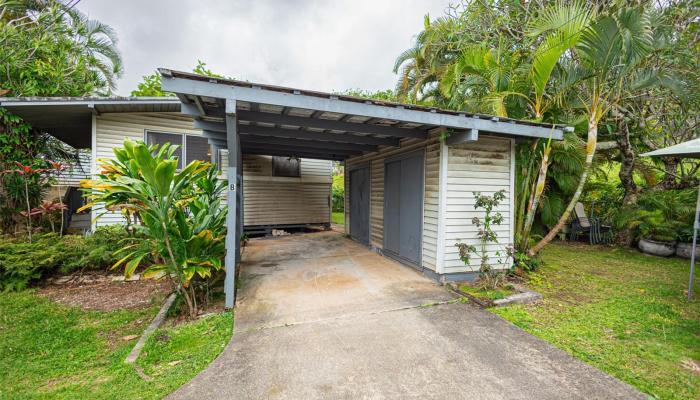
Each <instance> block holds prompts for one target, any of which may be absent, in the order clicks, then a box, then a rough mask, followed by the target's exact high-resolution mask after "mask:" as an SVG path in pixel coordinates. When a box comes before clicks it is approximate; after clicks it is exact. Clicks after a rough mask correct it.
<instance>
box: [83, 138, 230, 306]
mask: <svg viewBox="0 0 700 400" xmlns="http://www.w3.org/2000/svg"><path fill="white" fill-rule="evenodd" d="M175 149H176V146H172V145H169V144H165V145H163V146H158V145H153V146H147V145H146V144H145V143H143V142H134V141H131V140H128V139H127V140H125V141H124V147H123V148H117V149H114V154H115V159H112V160H101V162H102V163H103V164H102V167H101V171H100V172H99V173H98V177H97V179H95V180H93V181H85V182H83V187H84V188H85V190H86V192H87V193H88V194H89V197H90V202H89V204H87V205H86V206H85V207H95V206H97V205H100V204H101V205H102V206H103V207H105V208H106V209H111V210H121V211H122V213H123V214H125V215H128V216H130V220H131V221H132V222H134V223H135V224H133V225H131V226H130V227H129V229H130V230H131V231H133V233H134V235H135V237H133V238H126V239H124V240H123V241H122V243H123V245H124V246H123V248H122V249H121V250H119V251H118V254H119V256H120V259H119V260H118V261H117V262H116V263H115V264H114V265H113V267H112V268H117V267H120V266H123V267H124V274H125V275H126V276H130V275H132V274H133V273H134V271H136V269H137V268H139V266H144V267H145V270H144V271H143V273H142V276H143V277H153V276H164V277H166V278H167V279H171V280H172V281H173V283H174V285H175V287H176V288H177V291H178V293H179V294H180V295H181V296H182V298H183V299H184V300H185V303H186V305H187V309H188V313H189V316H190V317H194V316H196V314H197V301H196V292H195V289H196V288H197V287H199V286H200V285H199V284H198V281H201V282H203V284H204V286H206V281H207V279H209V278H210V277H211V276H212V274H213V273H214V272H217V271H220V270H222V267H223V264H222V259H223V257H224V252H225V244H224V238H225V236H226V230H225V221H226V213H227V208H226V207H225V206H223V204H222V200H221V195H222V193H223V191H224V188H225V187H226V182H225V181H223V180H220V179H218V178H217V169H216V168H215V167H214V166H213V165H211V164H209V163H206V162H202V161H199V160H195V161H192V162H191V163H190V164H188V165H187V166H186V167H184V168H183V169H182V170H181V171H177V165H178V158H177V157H176V156H174V155H173V154H174V151H175Z"/></svg>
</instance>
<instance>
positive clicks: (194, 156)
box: [185, 135, 211, 164]
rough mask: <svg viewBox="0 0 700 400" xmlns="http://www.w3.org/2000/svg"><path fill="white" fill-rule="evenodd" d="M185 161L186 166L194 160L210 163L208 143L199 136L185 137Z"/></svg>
mask: <svg viewBox="0 0 700 400" xmlns="http://www.w3.org/2000/svg"><path fill="white" fill-rule="evenodd" d="M185 144H186V146H185V161H186V162H187V164H189V163H190V162H192V161H194V160H201V161H206V162H209V161H211V149H210V147H209V141H208V140H207V138H205V137H201V136H192V135H187V136H185Z"/></svg>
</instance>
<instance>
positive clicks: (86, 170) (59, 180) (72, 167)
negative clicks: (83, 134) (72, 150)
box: [53, 150, 91, 186]
mask: <svg viewBox="0 0 700 400" xmlns="http://www.w3.org/2000/svg"><path fill="white" fill-rule="evenodd" d="M78 159H79V160H80V162H78V161H74V162H71V163H69V164H68V165H67V166H66V167H67V168H66V169H64V170H63V171H61V173H60V174H58V175H56V174H54V175H53V177H54V178H55V179H56V181H55V182H54V183H53V185H54V186H79V185H80V181H82V180H84V179H90V163H91V161H90V160H91V157H90V152H89V151H84V150H81V151H80V152H79V154H78Z"/></svg>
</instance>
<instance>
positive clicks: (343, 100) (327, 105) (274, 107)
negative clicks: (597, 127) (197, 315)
mask: <svg viewBox="0 0 700 400" xmlns="http://www.w3.org/2000/svg"><path fill="white" fill-rule="evenodd" d="M159 72H160V74H161V76H162V86H163V90H165V91H168V92H173V93H175V94H176V95H177V97H178V98H179V99H180V101H181V103H182V106H181V111H182V112H183V113H185V114H187V115H190V116H192V117H193V118H195V127H196V128H199V129H202V130H203V132H204V135H205V137H207V139H208V140H209V143H210V144H211V145H212V146H213V147H214V148H215V149H216V150H217V151H214V152H212V158H213V161H217V159H216V158H215V157H217V154H219V153H220V151H222V150H225V151H227V152H226V153H225V154H227V157H226V160H227V161H225V163H226V164H227V165H226V166H227V176H228V178H229V187H228V191H227V204H228V207H229V210H235V212H229V214H228V220H227V225H228V233H227V236H226V249H227V253H226V260H225V265H226V281H225V291H226V307H229V308H230V307H233V305H234V300H235V286H234V277H235V275H236V274H235V272H236V271H235V268H236V263H237V262H238V261H239V260H240V243H239V235H240V233H241V231H242V229H241V228H242V223H243V215H242V207H241V203H242V188H241V185H242V176H241V170H242V168H241V156H242V154H262V155H273V156H289V157H306V158H317V159H327V160H336V161H346V160H348V159H353V158H358V157H363V156H366V155H368V154H374V153H378V152H382V151H386V149H391V148H399V147H401V146H402V145H403V144H404V143H407V142H410V143H416V142H421V141H425V140H427V139H428V138H429V137H430V136H431V135H432V137H433V138H434V137H435V135H438V134H439V135H441V138H442V139H444V140H443V142H444V143H445V145H450V146H453V145H459V144H460V143H468V142H475V141H477V140H478V139H479V137H480V135H481V134H483V133H486V134H487V135H500V136H503V137H506V138H510V139H517V138H550V137H552V138H554V139H561V137H562V134H563V128H560V127H552V126H551V125H545V124H537V123H531V122H524V121H516V120H512V119H506V118H496V117H490V116H484V115H474V114H466V113H459V112H454V111H447V110H440V109H436V108H430V107H422V106H415V105H409V104H398V103H390V102H382V101H376V100H367V99H363V98H357V97H350V96H342V95H335V94H331V93H321V92H314V91H307V90H300V89H292V88H285V87H279V86H270V85H262V84H256V83H250V82H243V81H237V80H228V79H219V78H211V77H207V76H201V75H196V74H191V73H186V72H179V71H173V70H168V69H159ZM442 139H441V140H442ZM222 159H224V158H222ZM402 159H404V157H403V156H402V157H399V158H397V159H396V160H394V161H400V160H402ZM406 164H407V166H405V167H404V168H413V164H410V165H409V163H406ZM416 165H417V164H416ZM513 165H514V164H513ZM421 166H422V164H421V165H420V166H418V167H416V168H420V167H421ZM397 168H399V167H397ZM446 168H447V166H445V169H446ZM513 168H514V167H513ZM397 173H398V174H400V171H399V172H397ZM440 174H441V175H440V176H442V172H440ZM360 178H361V177H360V176H358V178H357V179H360ZM351 179H352V178H351ZM420 185H421V186H422V185H424V184H423V183H422V182H421V183H420ZM439 185H440V186H445V187H446V186H447V180H446V179H442V180H440V183H439ZM419 189H420V190H423V188H422V187H420V188H417V189H416V190H419ZM346 192H348V190H346ZM387 193H388V194H389V193H392V192H390V191H387ZM362 195H363V196H368V193H364V194H362ZM510 201H511V202H513V199H512V198H511V200H510ZM351 203H352V202H351ZM421 205H422V204H421ZM356 206H357V207H358V208H356V209H353V208H352V207H353V206H351V209H350V210H349V211H346V212H349V215H351V216H352V215H353V212H354V213H355V214H356V215H361V214H362V213H364V212H367V213H369V212H370V211H369V205H367V206H364V207H363V206H361V205H356ZM353 219H354V220H355V221H354V222H353ZM359 221H360V224H361V225H362V224H369V221H368V220H366V219H364V218H362V219H360V220H359ZM353 223H354V224H356V225H357V224H358V219H355V218H351V224H353ZM420 224H421V225H418V226H419V229H422V221H421V222H420ZM438 225H439V224H438ZM439 232H440V231H439V230H438V236H439V234H440V233H439ZM357 239H359V241H364V240H363V239H364V238H361V237H357ZM365 242H366V241H365Z"/></svg>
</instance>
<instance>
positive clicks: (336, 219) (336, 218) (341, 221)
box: [331, 211, 345, 225]
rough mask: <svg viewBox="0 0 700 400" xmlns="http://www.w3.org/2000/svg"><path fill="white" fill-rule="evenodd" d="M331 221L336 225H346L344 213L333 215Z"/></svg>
mask: <svg viewBox="0 0 700 400" xmlns="http://www.w3.org/2000/svg"><path fill="white" fill-rule="evenodd" d="M331 221H333V223H334V224H338V225H345V213H344V212H342V211H341V212H334V213H332V214H331Z"/></svg>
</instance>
